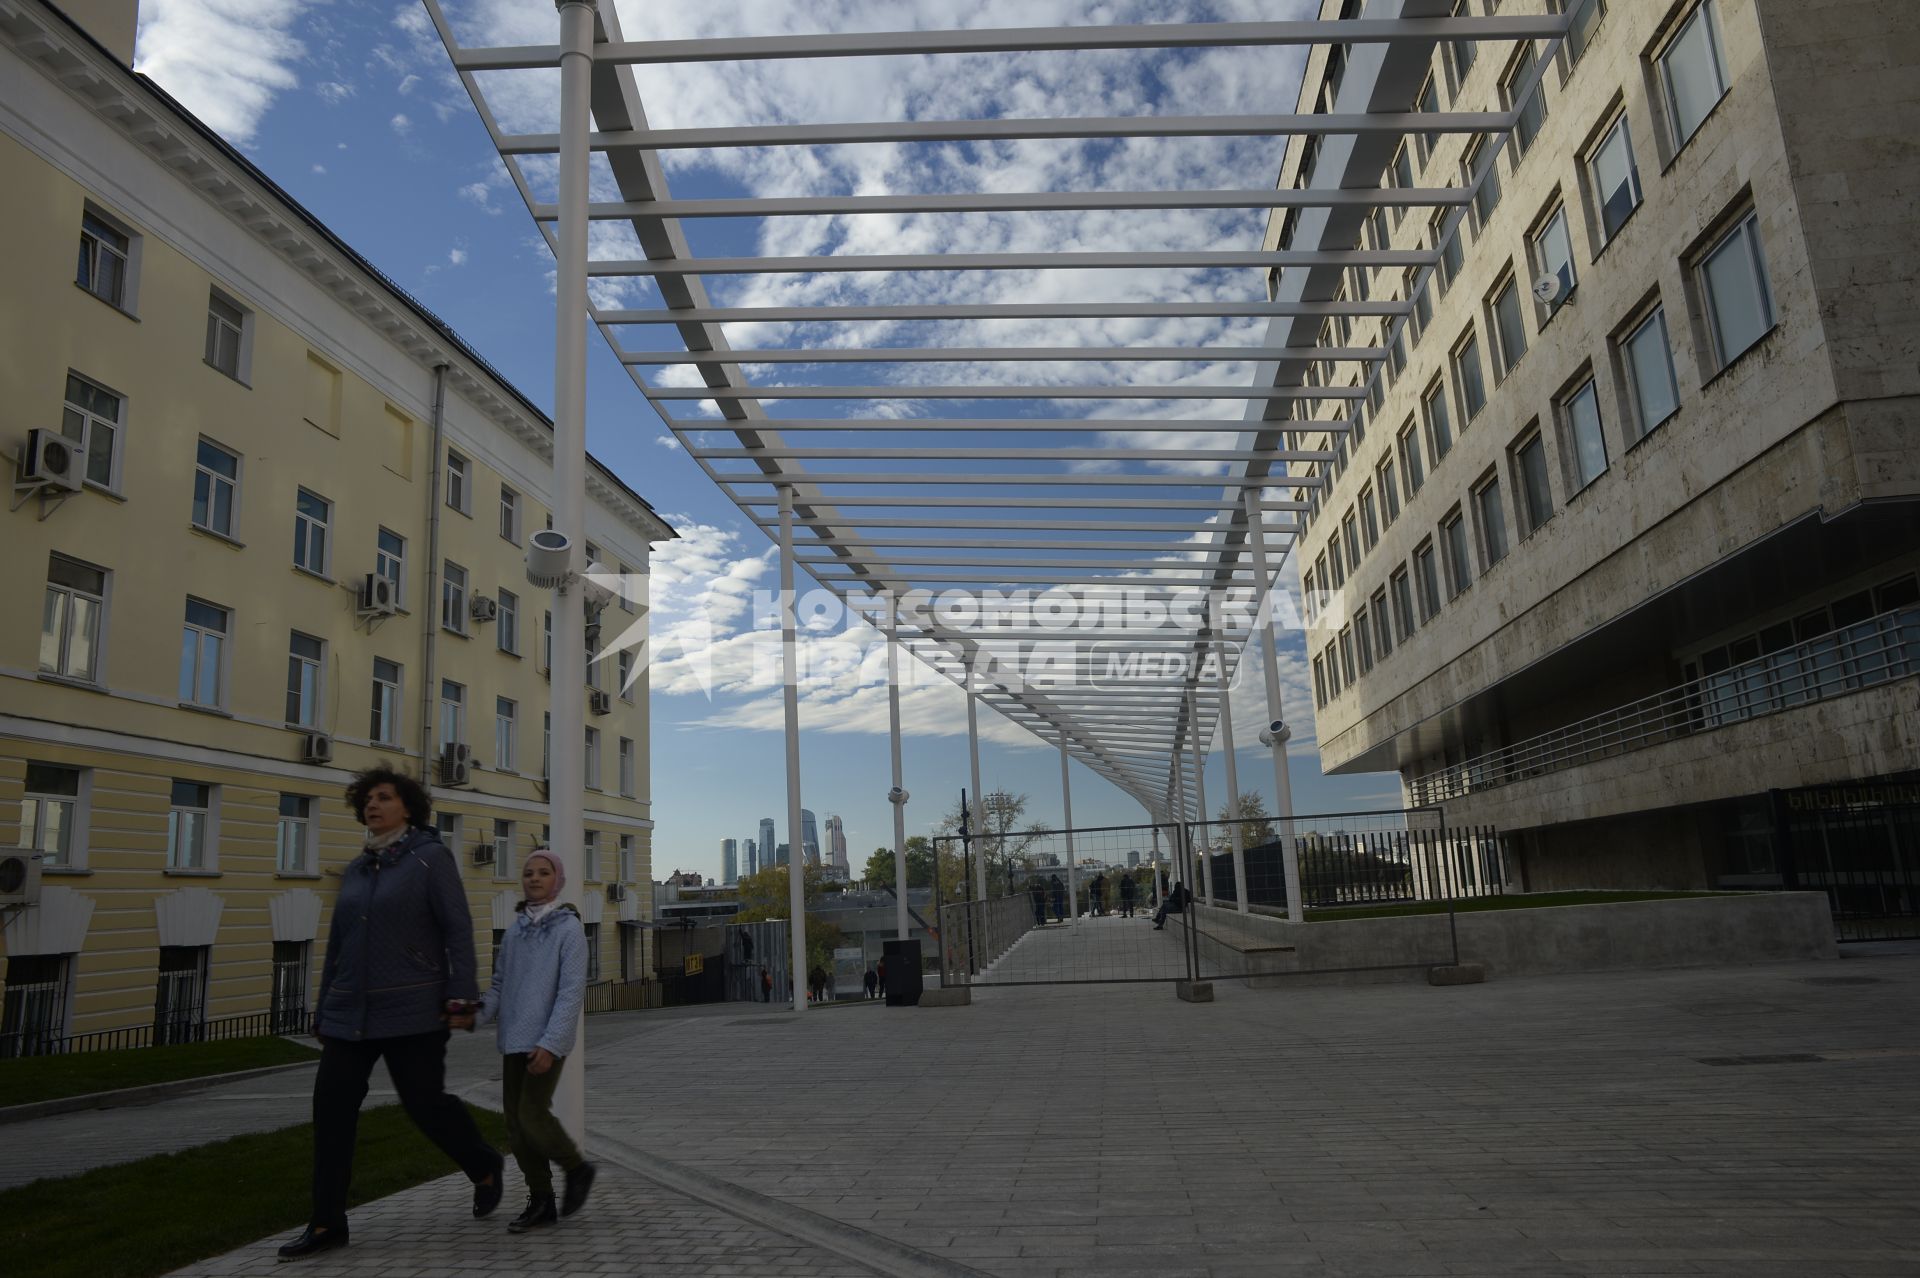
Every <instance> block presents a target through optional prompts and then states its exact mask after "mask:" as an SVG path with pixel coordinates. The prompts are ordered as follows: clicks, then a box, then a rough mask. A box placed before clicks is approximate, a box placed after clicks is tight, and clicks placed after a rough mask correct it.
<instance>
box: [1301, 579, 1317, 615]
mask: <svg viewBox="0 0 1920 1278" xmlns="http://www.w3.org/2000/svg"><path fill="white" fill-rule="evenodd" d="M1319 592H1320V587H1319V585H1318V584H1317V583H1316V582H1315V581H1314V577H1313V570H1312V569H1311V568H1309V569H1308V570H1307V571H1306V572H1304V573H1301V574H1300V604H1301V606H1302V607H1303V608H1305V609H1306V611H1307V620H1309V621H1311V620H1313V615H1314V613H1315V612H1317V611H1319V605H1318V602H1317V596H1318V595H1319Z"/></svg>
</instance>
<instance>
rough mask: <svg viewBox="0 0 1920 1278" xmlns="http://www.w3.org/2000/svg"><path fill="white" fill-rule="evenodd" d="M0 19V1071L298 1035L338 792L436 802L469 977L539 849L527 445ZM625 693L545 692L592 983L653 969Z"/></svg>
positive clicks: (353, 829) (142, 86) (597, 483)
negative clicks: (223, 1038)
mask: <svg viewBox="0 0 1920 1278" xmlns="http://www.w3.org/2000/svg"><path fill="white" fill-rule="evenodd" d="M5 18H6V20H5V21H4V22H0V192H4V194H3V195H0V232H3V233H4V234H5V236H6V237H7V243H8V244H9V246H10V252H9V259H10V265H9V279H8V287H7V293H6V300H5V302H4V304H0V390H3V392H4V399H5V402H6V403H7V404H8V405H9V408H10V413H9V419H8V427H7V431H6V437H5V438H0V449H4V450H5V451H6V452H7V453H8V455H9V461H10V463H11V465H12V468H13V471H14V476H15V484H14V490H13V497H12V499H11V501H10V505H11V506H12V509H11V511H10V512H9V513H8V514H7V515H6V522H5V525H4V527H5V532H4V546H5V554H4V555H3V556H0V574H3V575H4V580H5V582H6V584H7V590H8V597H10V598H12V599H13V600H14V601H15V606H13V607H11V608H8V609H6V610H4V611H0V843H4V844H6V845H8V846H15V845H17V846H20V847H25V848H31V849H35V850H37V851H38V852H39V853H40V854H41V856H42V874H43V879H42V885H43V887H42V892H41V896H40V900H39V903H38V904H36V905H31V906H27V907H25V908H21V909H14V910H12V911H11V912H10V913H9V914H8V916H7V917H6V919H5V929H4V953H5V956H6V959H7V976H6V994H5V1001H4V1004H0V1054H9V1053H12V1052H17V1051H27V1050H40V1049H44V1048H45V1047H46V1046H47V1045H49V1044H52V1043H54V1042H56V1041H57V1040H59V1039H62V1038H67V1037H71V1036H75V1035H84V1034H91V1033H96V1032H101V1031H112V1030H127V1031H130V1032H131V1033H130V1034H129V1037H130V1038H132V1039H135V1040H139V1039H142V1038H143V1036H144V1034H145V1033H146V1027H152V1030H151V1032H152V1034H153V1035H154V1037H155V1038H157V1039H162V1040H164V1039H170V1038H180V1037H195V1036H197V1035H199V1034H201V1033H204V1032H207V1030H206V1028H205V1027H206V1026H207V1025H209V1024H210V1023H212V1022H218V1021H222V1020H226V1019H228V1018H235V1017H268V1018H273V1019H274V1020H275V1021H276V1023H277V1024H279V1025H284V1026H294V1025H298V1024H301V1023H303V1021H304V1010H305V1008H306V1007H307V1005H308V1004H309V1002H310V1000H311V993H312V987H313V984H314V982H315V981H316V980H317V976H318V972H319V966H320V963H321V962H322V960H323V958H324V946H325V936H326V924H327V914H328V910H329V907H330V904H331V901H332V898H333V895H334V890H335V887H336V885H337V876H338V874H339V872H340V870H341V868H342V867H343V866H344V865H345V864H346V863H347V862H348V861H349V860H350V859H351V858H352V857H353V856H354V855H356V854H357V852H358V849H359V845H360V841H361V831H360V829H359V827H358V826H357V824H355V822H354V820H353V817H352V814H351V812H350V811H349V810H348V809H347V808H346V806H345V803H344V800H343V790H344V787H345V785H346V782H347V780H348V778H349V776H350V775H351V773H352V772H353V771H355V770H357V769H360V768H363V767H366V766H369V765H371V764H374V763H376V762H381V761H391V762H396V763H399V764H402V765H404V766H406V767H408V768H409V769H410V770H411V771H413V772H414V773H416V774H425V775H426V776H427V777H428V779H429V780H430V781H431V783H432V793H433V798H434V805H435V809H436V813H437V814H438V816H437V819H438V821H439V823H440V825H441V829H442V832H443V837H444V838H445V841H446V842H447V844H448V846H449V847H451V848H453V849H454V850H455V852H456V854H457V855H458V856H459V858H460V860H461V862H462V864H463V866H464V867H465V870H464V872H465V874H466V876H467V884H468V889H469V901H470V904H471V906H472V908H473V913H474V922H475V932H476V936H475V940H476V945H477V946H478V948H479V950H480V954H481V966H482V972H483V974H484V972H485V971H486V970H487V954H488V953H489V950H490V942H491V940H492V939H493V934H495V933H497V931H498V930H499V929H501V928H503V927H504V926H505V924H506V921H507V917H508V915H509V913H510V911H511V905H512V902H513V901H514V900H515V899H517V896H518V892H517V886H516V885H517V876H518V867H519V862H520V859H521V858H522V857H523V856H524V855H525V853H526V852H527V851H528V850H530V849H531V848H533V847H535V846H538V844H539V843H540V841H541V839H542V837H543V831H544V822H545V811H546V805H545V783H544V780H543V777H544V775H545V771H546V767H545V755H546V748H545V746H546V740H545V738H546V733H545V729H544V725H545V722H546V712H547V707H548V705H549V703H550V696H551V694H552V689H551V688H550V685H549V681H548V678H547V675H546V666H547V664H548V659H547V650H546V633H547V624H548V623H547V619H548V616H549V613H548V609H549V608H550V606H551V598H552V597H551V595H550V594H549V592H546V591H540V590H536V589H535V588H533V587H532V586H530V585H528V584H527V582H526V577H525V573H524V567H523V561H524V554H525V549H524V548H525V542H526V537H527V535H528V534H530V533H531V532H534V531H537V530H539V529H541V528H543V527H545V526H546V525H547V516H548V506H547V504H546V501H547V494H548V493H549V492H550V490H551V484H552V468H551V460H550V459H551V437H550V423H549V422H548V421H547V419H545V418H544V417H543V416H542V415H541V414H540V412H539V410H538V409H536V408H535V407H534V406H533V405H531V404H530V403H528V402H527V401H526V400H525V399H524V398H523V397H521V396H520V394H519V393H518V392H517V391H515V390H514V388H513V387H512V386H510V385H509V384H507V383H506V382H505V381H503V380H502V379H501V378H500V377H499V376H498V375H497V374H495V373H493V372H492V370H490V369H489V368H488V367H487V366H486V364H485V363H484V362H483V361H482V360H481V359H480V358H479V357H478V356H476V355H475V354H474V353H473V352H472V351H471V350H469V349H468V348H467V347H466V346H465V345H464V344H462V343H461V342H460V340H459V339H458V337H457V336H455V335H454V334H453V333H452V332H451V331H450V330H448V329H447V328H446V326H445V325H444V324H442V323H441V322H439V321H438V320H437V319H435V318H434V317H433V316H432V315H431V314H429V313H428V312H426V311H425V310H423V309H422V308H420V307H419V306H418V304H417V303H414V302H413V301H412V300H411V299H409V298H407V297H406V296H405V295H404V294H403V293H401V292H399V291H398V290H397V289H396V288H394V287H393V286H392V285H391V284H390V283H389V282H387V281H386V280H385V279H384V278H383V277H381V276H380V275H379V274H378V273H377V272H376V271H374V270H373V269H372V268H371V267H370V266H369V265H368V264H367V263H366V262H365V261H364V260H363V259H361V258H360V257H358V256H357V255H356V254H354V253H353V251H352V250H351V249H350V248H348V247H347V246H346V245H345V244H343V243H341V242H340V241H339V240H338V239H337V238H336V237H334V236H333V235H331V234H330V233H329V232H328V231H327V230H326V228H325V227H323V226H321V225H320V224H319V223H318V222H317V221H315V220H314V219H313V218H312V217H311V215H309V214H307V213H306V212H305V211H304V210H302V209H301V208H300V207H299V206H298V205H297V204H295V203H294V202H293V201H291V200H290V199H289V198H288V197H287V196H286V195H285V194H284V193H282V192H280V191H279V190H278V189H277V188H276V187H275V186H274V185H273V184H272V183H271V181H270V180H268V179H267V178H266V177H265V175H263V174H261V173H260V172H259V171H258V170H256V169H254V168H253V166H251V165H250V164H249V163H248V162H247V161H246V160H244V159H243V158H242V157H240V156H239V155H238V154H237V153H236V152H234V151H233V150H232V149H231V148H229V147H227V146H226V145H225V144H223V143H222V142H220V140H219V139H218V138H216V137H215V136H213V135H212V134H211V133H209V132H207V131H206V130H205V129H204V128H203V127H202V126H200V125H199V124H198V122H197V121H195V120H193V119H192V118H191V117H190V116H187V115H186V114H185V113H184V112H182V111H181V110H180V108H179V107H178V106H176V105H175V104H173V103H172V102H171V101H170V100H169V99H167V98H165V97H164V95H161V94H159V93H157V92H155V91H154V90H153V89H152V88H151V87H150V86H149V85H148V84H147V83H146V82H145V81H144V80H143V79H141V78H140V77H138V76H135V75H134V74H133V73H132V72H131V71H129V70H128V69H127V68H126V67H125V66H123V65H121V64H120V62H119V61H118V60H117V59H116V58H115V57H114V56H113V55H112V54H111V53H110V52H109V51H108V50H107V49H106V48H104V47H102V46H101V45H98V44H95V43H94V42H93V41H92V40H90V39H89V38H88V37H87V35H86V34H85V33H83V32H82V31H80V30H79V29H78V28H77V27H76V26H74V25H73V24H71V23H70V22H68V21H67V20H66V19H64V18H63V17H62V16H61V15H60V14H59V13H57V12H55V11H54V10H53V9H51V8H49V7H47V6H45V5H41V4H38V3H21V4H9V5H8V6H7V13H6V15H5ZM76 250H77V252H76ZM30 431H38V432H40V433H41V435H40V448H39V449H38V450H35V449H33V448H32V442H33V440H32V437H31V436H30V435H29V432H30ZM56 437H58V439H56ZM59 439H63V440H65V441H66V442H68V443H70V444H71V445H72V447H73V451H74V452H75V453H76V454H77V455H76V457H75V462H74V464H75V467H76V468H77V472H78V473H75V474H74V477H73V479H72V480H63V478H62V476H61V474H60V473H59V472H58V466H57V463H58V460H59V458H58V455H57V452H58V450H57V449H56V450H54V452H53V454H52V455H51V457H50V458H49V457H48V456H42V455H40V454H41V453H44V452H45V451H46V449H47V447H48V444H49V441H52V442H58V440H59ZM30 454H32V455H30ZM69 483H77V488H75V487H69V486H68V485H69ZM589 491H590V502H591V505H590V509H589V511H588V513H587V521H586V522H587V530H588V540H589V547H588V550H589V555H590V557H591V558H593V559H595V560H597V561H598V562H600V563H601V564H603V565H604V566H605V568H606V569H607V570H608V571H610V572H620V573H624V574H625V575H626V576H625V580H626V582H627V583H628V587H627V589H626V590H625V592H624V594H625V597H623V598H621V599H619V600H618V601H617V602H615V603H614V604H610V605H608V606H607V607H606V608H605V609H604V611H603V612H602V613H601V614H600V615H599V616H598V622H599V629H598V632H597V635H595V632H593V631H591V630H590V636H594V638H598V636H604V638H603V639H599V645H600V646H604V645H606V644H608V643H611V642H613V641H614V640H615V639H616V638H617V637H619V636H622V635H628V634H631V635H632V636H633V637H638V636H642V635H644V633H645V612H646V604H647V600H646V595H645V586H644V582H645V573H646V571H647V563H648V556H649V548H650V545H651V544H652V543H654V542H657V541H661V540H664V539H668V538H671V537H672V536H673V535H674V534H673V531H672V529H671V528H669V527H668V526H667V525H666V524H665V523H664V522H663V521H662V520H661V519H660V518H659V517H658V515H656V514H655V513H654V511H653V510H652V509H651V508H650V507H649V506H648V505H647V503H646V502H645V501H644V500H643V499H641V498H640V497H639V496H638V495H637V494H636V493H634V492H633V491H631V490H630V489H628V488H627V487H626V486H625V485H624V484H622V483H621V482H620V481H619V480H618V479H617V478H615V477H614V476H613V475H612V474H611V473H610V472H609V471H607V470H606V469H605V468H603V467H600V466H598V465H597V464H596V465H595V466H593V467H592V468H591V470H590V477H589ZM592 642H593V639H590V644H591V643H592ZM632 660H633V658H630V657H627V656H608V657H606V658H604V659H603V660H601V661H599V662H596V663H594V664H593V665H592V666H591V667H590V683H591V685H592V686H590V687H587V688H581V689H576V690H571V692H570V693H569V695H577V696H580V697H581V698H582V699H583V700H585V701H587V703H588V707H589V713H588V715H587V723H588V733H589V739H588V776H587V784H588V792H587V794H586V817H587V819H586V824H587V829H588V831H589V836H588V837H589V840H590V844H591V846H590V848H589V854H588V864H589V872H588V874H587V876H586V877H587V882H586V884H585V885H584V893H585V899H584V902H583V914H584V916H585V918H586V920H587V922H588V924H589V929H590V931H589V935H590V936H591V937H592V938H593V939H594V943H595V945H594V948H595V969H596V970H595V971H594V972H593V974H592V975H593V977H594V979H598V980H615V979H621V978H633V977H638V976H639V975H640V974H641V973H642V972H643V971H645V970H647V968H648V966H649V956H648V954H647V953H646V951H645V945H644V932H643V930H642V927H641V925H642V924H644V923H645V921H646V918H647V916H648V915H649V914H650V912H651V893H650V892H648V891H639V892H636V891H633V890H632V889H633V886H634V885H636V884H640V885H645V884H647V883H649V881H650V877H651V849H650V838H649V835H650V831H651V826H652V823H651V821H650V819H649V817H648V807H649V804H648V783H647V777H648V735H647V721H648V719H647V716H648V706H647V696H648V691H647V680H646V675H645V672H644V670H637V671H636V670H633V669H632V665H631V662H632ZM629 676H630V677H629ZM623 925H624V926H623Z"/></svg>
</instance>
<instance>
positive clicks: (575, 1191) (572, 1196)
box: [560, 1163, 594, 1216]
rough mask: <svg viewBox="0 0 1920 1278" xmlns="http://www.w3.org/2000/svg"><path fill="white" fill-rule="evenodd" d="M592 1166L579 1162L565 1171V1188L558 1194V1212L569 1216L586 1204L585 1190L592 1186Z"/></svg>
mask: <svg viewBox="0 0 1920 1278" xmlns="http://www.w3.org/2000/svg"><path fill="white" fill-rule="evenodd" d="M593 1177H594V1166H593V1164H592V1163H581V1164H580V1165H579V1166H578V1167H576V1168H574V1169H573V1170H572V1171H570V1172H568V1173H567V1190H566V1193H564V1194H562V1195H561V1196H560V1214H561V1215H562V1216H571V1215H573V1213H575V1212H576V1211H579V1210H580V1208H581V1207H583V1206H585V1205H586V1201H587V1191H588V1190H590V1189H592V1188H593Z"/></svg>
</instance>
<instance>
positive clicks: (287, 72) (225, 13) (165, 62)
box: [134, 0, 308, 145]
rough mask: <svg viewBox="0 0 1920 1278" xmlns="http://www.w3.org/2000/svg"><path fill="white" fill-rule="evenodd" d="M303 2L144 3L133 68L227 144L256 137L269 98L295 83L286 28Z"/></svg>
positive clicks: (296, 51)
mask: <svg viewBox="0 0 1920 1278" xmlns="http://www.w3.org/2000/svg"><path fill="white" fill-rule="evenodd" d="M307 7H308V0H147V3H146V4H145V5H144V6H143V7H142V9H141V13H140V32H139V37H138V40H137V45H136V47H137V50H138V53H137V56H136V58H135V60H134V65H135V67H136V68H137V69H138V70H139V71H141V72H143V73H144V74H146V75H149V76H152V77H153V79H154V80H155V81H156V82H157V83H159V85H160V86H161V87H162V88H164V89H166V91H167V92H169V93H171V94H172V95H173V96H174V97H176V98H178V99H180V101H181V102H182V103H184V104H185V105H186V107H187V109H188V110H189V111H192V112H193V113H194V114H195V115H197V116H199V117H200V119H201V120H203V121H204V122H205V123H206V124H207V126H208V127H209V128H211V129H213V130H214V131H215V132H216V133H218V134H220V135H221V136H222V137H224V138H226V139H227V140H228V141H230V142H235V143H239V144H242V145H244V144H246V143H248V142H251V141H252V140H253V135H254V132H255V130H256V129H258V128H259V125H260V120H261V117H263V116H264V115H266V113H267V111H268V109H269V108H270V107H272V105H273V101H274V98H275V97H276V96H278V95H279V94H281V93H284V92H286V91H287V90H290V89H294V88H297V87H298V86H299V83H300V80H299V77H298V76H297V75H296V74H295V73H294V70H293V68H294V65H295V64H296V63H297V62H298V61H299V60H300V58H301V56H302V55H303V53H304V52H305V50H304V48H303V46H302V45H301V43H300V41H298V40H296V39H294V38H293V36H292V35H291V34H289V32H290V31H291V29H292V27H293V25H294V23H295V21H296V20H297V19H298V18H299V17H300V16H301V14H302V12H303V11H304V10H305V9H306V8H307Z"/></svg>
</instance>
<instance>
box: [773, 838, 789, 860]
mask: <svg viewBox="0 0 1920 1278" xmlns="http://www.w3.org/2000/svg"><path fill="white" fill-rule="evenodd" d="M773 863H774V864H775V865H785V864H786V863H787V845H786V844H784V843H782V844H781V845H780V846H779V847H777V848H775V849H774V850H773Z"/></svg>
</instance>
